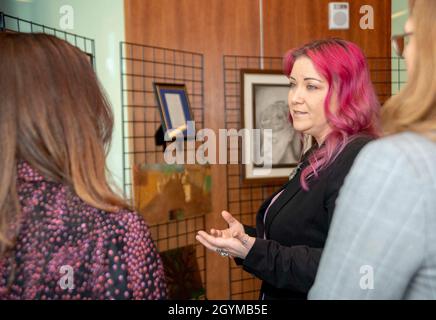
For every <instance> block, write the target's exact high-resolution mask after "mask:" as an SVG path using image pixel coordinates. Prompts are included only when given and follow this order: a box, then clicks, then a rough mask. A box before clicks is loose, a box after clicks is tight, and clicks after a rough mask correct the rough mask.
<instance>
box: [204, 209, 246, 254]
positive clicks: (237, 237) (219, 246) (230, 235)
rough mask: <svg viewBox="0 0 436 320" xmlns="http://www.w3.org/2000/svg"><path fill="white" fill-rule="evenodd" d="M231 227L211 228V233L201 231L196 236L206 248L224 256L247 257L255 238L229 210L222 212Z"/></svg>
mask: <svg viewBox="0 0 436 320" xmlns="http://www.w3.org/2000/svg"><path fill="white" fill-rule="evenodd" d="M221 215H222V216H223V218H224V220H226V221H227V223H228V225H229V227H228V228H227V229H224V230H216V229H211V234H208V233H207V232H205V231H199V232H198V234H197V236H196V237H195V238H196V239H197V240H198V241H200V242H201V244H203V245H204V246H205V247H206V248H208V249H209V250H212V251H216V252H218V253H220V254H221V255H222V256H232V257H238V258H242V259H245V257H246V256H247V254H248V252H249V251H250V249H251V247H252V246H253V244H254V242H255V238H252V237H250V236H248V235H247V234H246V233H245V232H244V226H243V225H242V224H241V223H240V222H239V221H238V220H236V219H235V218H233V216H232V215H231V214H230V213H229V212H227V211H223V212H221Z"/></svg>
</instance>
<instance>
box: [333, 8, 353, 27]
mask: <svg viewBox="0 0 436 320" xmlns="http://www.w3.org/2000/svg"><path fill="white" fill-rule="evenodd" d="M349 28H350V4H349V3H348V2H330V3H329V29H330V30H345V29H349Z"/></svg>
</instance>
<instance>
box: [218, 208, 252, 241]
mask: <svg viewBox="0 0 436 320" xmlns="http://www.w3.org/2000/svg"><path fill="white" fill-rule="evenodd" d="M221 216H222V217H223V219H224V220H226V222H227V224H228V225H229V227H228V228H227V229H224V230H217V229H210V234H211V235H213V236H214V237H223V238H231V237H232V236H233V234H234V233H235V232H237V233H245V230H244V226H243V225H242V223H240V222H239V221H238V220H236V219H235V218H233V216H232V215H231V214H230V212H227V211H222V212H221Z"/></svg>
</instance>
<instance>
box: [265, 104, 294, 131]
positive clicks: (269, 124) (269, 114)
mask: <svg viewBox="0 0 436 320" xmlns="http://www.w3.org/2000/svg"><path fill="white" fill-rule="evenodd" d="M288 117H289V111H288V107H287V105H286V102H285V101H276V102H275V103H273V104H271V105H269V106H267V107H266V108H265V110H263V112H262V116H261V119H260V127H261V128H262V129H271V130H272V131H273V132H277V131H281V130H284V129H289V128H290V123H289V120H288V119H289V118H288Z"/></svg>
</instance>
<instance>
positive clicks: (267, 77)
mask: <svg viewBox="0 0 436 320" xmlns="http://www.w3.org/2000/svg"><path fill="white" fill-rule="evenodd" d="M288 94H289V79H288V78H287V77H286V76H285V75H283V73H282V72H281V71H279V70H255V69H254V70H253V69H243V70H241V115H242V116H241V128H243V129H249V131H250V132H256V131H257V132H259V135H260V139H259V140H258V142H256V139H253V138H252V141H253V142H254V143H245V144H244V145H243V147H242V153H243V158H244V159H249V161H247V163H245V164H244V170H243V180H244V182H245V183H251V182H256V183H257V182H275V181H277V180H283V181H286V179H287V178H288V177H289V175H290V174H291V173H292V171H293V170H294V169H295V168H296V166H297V165H298V162H299V160H300V157H301V154H302V148H303V139H302V136H301V135H300V134H299V133H298V132H297V131H295V130H294V128H293V127H292V123H291V121H290V119H289V107H288ZM255 129H257V130H255ZM265 129H269V134H268V135H266V134H265V132H266V130H265ZM267 151H268V152H270V154H271V159H270V161H271V163H270V165H269V166H268V167H265V166H264V163H263V162H262V159H261V158H262V157H263V156H264V155H265V154H266V152H267Z"/></svg>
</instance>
